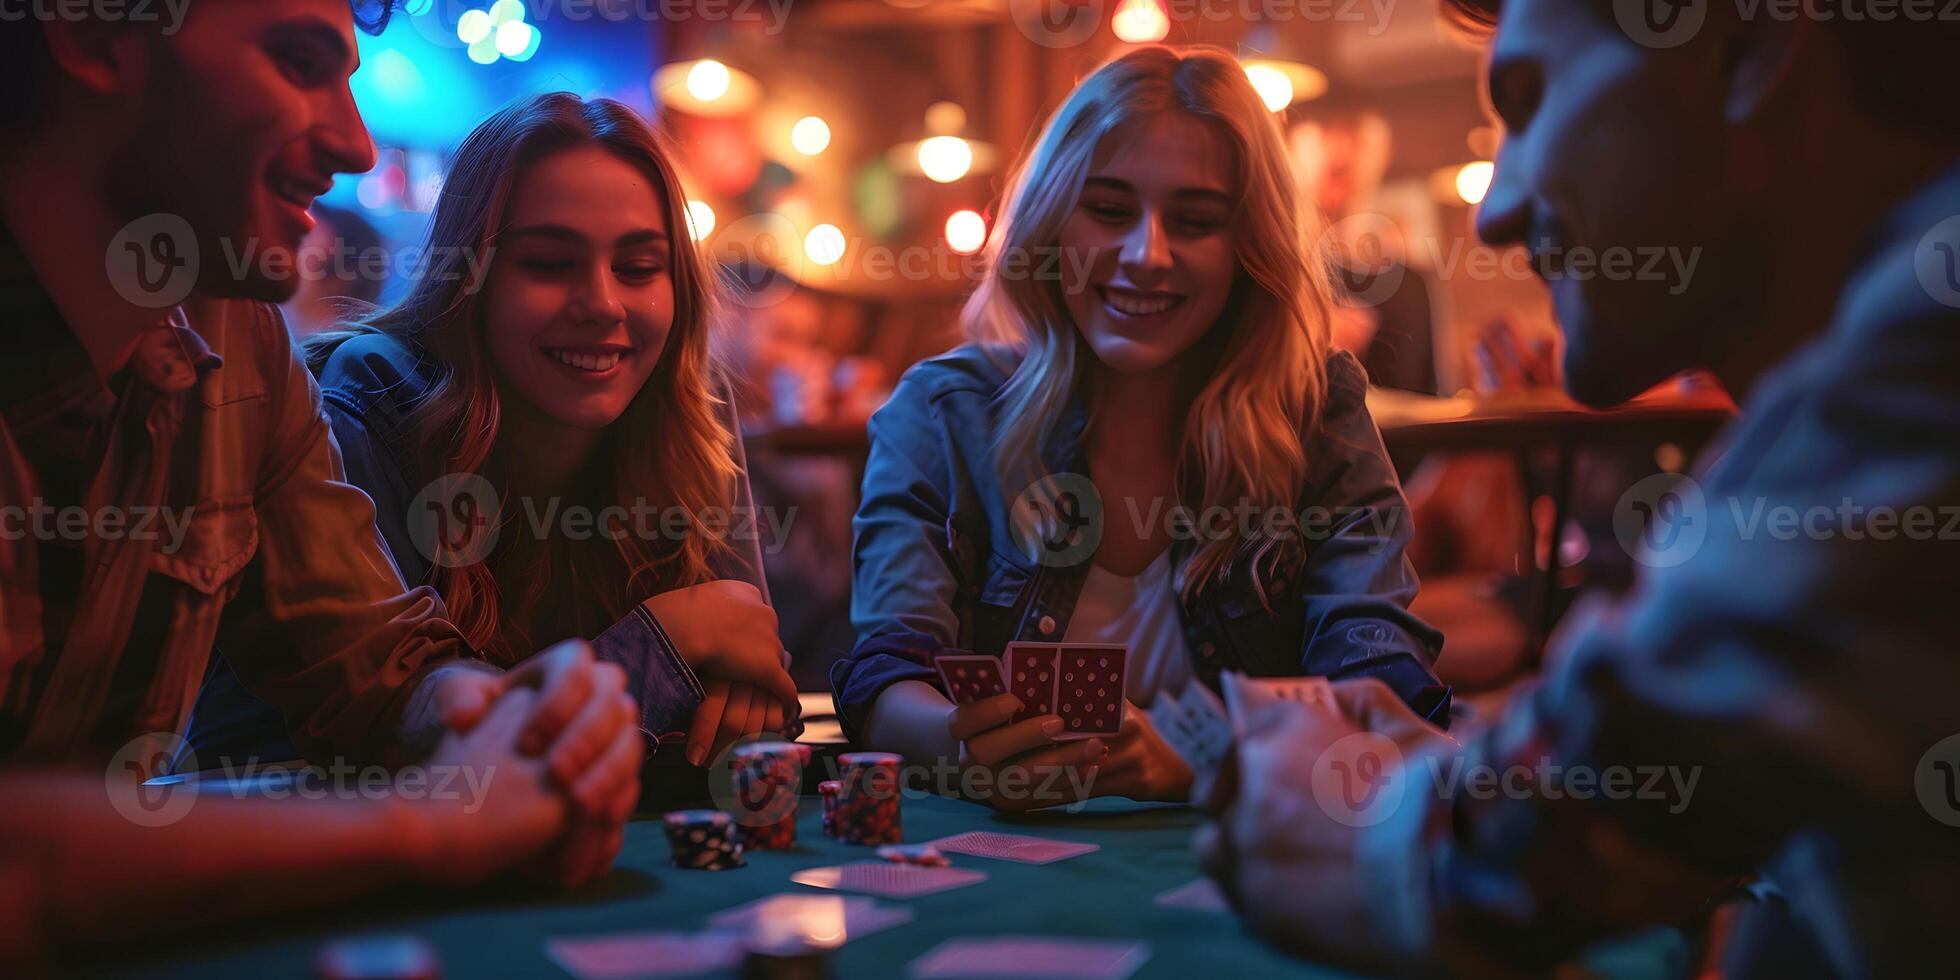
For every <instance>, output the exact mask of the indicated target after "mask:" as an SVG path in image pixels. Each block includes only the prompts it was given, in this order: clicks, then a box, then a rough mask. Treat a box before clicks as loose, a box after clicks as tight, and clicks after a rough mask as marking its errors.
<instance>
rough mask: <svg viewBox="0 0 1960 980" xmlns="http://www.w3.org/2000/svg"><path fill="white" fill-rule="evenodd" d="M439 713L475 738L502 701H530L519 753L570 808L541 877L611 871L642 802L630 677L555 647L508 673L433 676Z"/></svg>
mask: <svg viewBox="0 0 1960 980" xmlns="http://www.w3.org/2000/svg"><path fill="white" fill-rule="evenodd" d="M425 684H434V685H436V687H435V689H434V691H435V693H434V704H435V710H436V712H437V716H438V717H439V718H441V719H442V721H443V723H444V724H446V725H448V726H449V727H450V728H451V729H452V730H454V731H456V732H461V733H470V732H472V731H473V730H474V728H475V727H476V726H477V725H478V724H480V723H481V721H482V720H483V719H484V718H485V717H486V716H487V715H488V714H490V713H491V712H493V711H495V710H497V709H498V708H499V707H500V706H501V705H502V704H503V702H504V701H506V700H508V699H509V698H511V697H513V696H516V695H518V694H520V693H524V694H527V695H529V696H528V697H526V699H525V703H527V704H529V705H530V710H529V712H528V714H527V715H526V717H525V718H524V719H523V723H522V725H521V726H520V727H519V728H518V730H517V731H516V733H515V735H516V744H515V749H516V751H517V752H519V753H521V754H523V755H526V756H535V757H537V758H538V759H539V760H540V761H541V763H542V765H543V767H544V771H545V772H546V773H547V775H548V776H549V777H550V779H551V781H552V782H553V783H554V784H555V785H556V786H557V787H558V788H559V789H560V790H561V791H562V792H563V793H564V794H565V795H566V797H567V798H568V800H569V801H570V803H571V804H572V806H571V813H570V829H569V831H568V832H567V834H566V835H565V837H564V840H563V842H562V845H561V846H560V847H559V848H557V849H555V850H554V851H553V852H552V853H551V854H550V855H549V856H548V857H547V859H546V860H545V861H544V862H543V863H541V864H539V865H538V866H537V867H535V868H534V872H535V873H537V874H539V875H540V876H542V877H544V878H547V879H548V880H552V881H555V882H557V883H559V884H562V885H565V886H568V887H569V886H573V885H577V884H579V883H581V882H583V881H585V880H587V879H590V878H593V877H596V876H598V875H601V874H604V873H605V871H606V869H608V868H610V867H611V866H612V859H613V857H614V856H616V855H617V854H618V852H619V845H620V842H621V840H622V839H623V827H624V824H625V821H626V818H627V817H628V816H630V815H631V814H632V812H633V806H634V804H636V803H637V802H638V801H639V797H640V763H641V762H642V761H643V760H644V758H645V754H646V746H645V743H644V741H643V736H642V735H641V733H640V731H639V728H638V725H637V718H638V711H637V710H636V708H635V705H634V703H633V698H632V696H631V695H628V694H627V693H626V692H625V686H626V674H625V672H624V671H623V670H621V669H620V668H619V667H618V666H617V665H614V664H609V663H604V662H601V661H598V660H595V659H593V656H592V648H591V647H590V646H589V645H588V644H587V643H586V642H585V641H583V640H566V641H565V642H563V643H559V644H557V645H555V646H552V647H549V648H547V649H545V650H544V651H542V652H540V653H538V654H537V655H536V656H533V657H531V658H529V659H527V660H525V661H524V662H522V663H520V664H519V665H518V666H517V667H516V668H515V669H513V670H511V671H509V672H508V673H497V672H492V671H488V670H484V669H482V668H480V667H466V666H464V665H454V666H450V667H444V668H439V669H438V670H437V671H435V672H432V673H431V675H430V677H429V680H428V681H425Z"/></svg>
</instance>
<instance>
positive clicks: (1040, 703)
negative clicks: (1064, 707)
mask: <svg viewBox="0 0 1960 980" xmlns="http://www.w3.org/2000/svg"><path fill="white" fill-rule="evenodd" d="M1061 656H1062V646H1061V644H1059V643H1010V644H1008V645H1007V691H1008V693H1010V694H1012V695H1014V696H1015V697H1017V698H1019V699H1021V711H1020V713H1019V714H1016V715H1015V716H1014V720H1015V721H1022V720H1025V719H1028V718H1033V717H1036V716H1038V715H1046V714H1053V713H1054V711H1055V665H1056V663H1057V662H1059V661H1060V659H1061Z"/></svg>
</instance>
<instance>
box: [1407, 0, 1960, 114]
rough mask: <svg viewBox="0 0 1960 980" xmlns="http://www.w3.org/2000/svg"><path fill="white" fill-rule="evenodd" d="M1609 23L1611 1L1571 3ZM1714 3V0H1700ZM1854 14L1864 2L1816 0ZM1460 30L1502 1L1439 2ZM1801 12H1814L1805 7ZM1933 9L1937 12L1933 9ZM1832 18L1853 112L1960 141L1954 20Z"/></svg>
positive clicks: (1488, 17) (1478, 25)
mask: <svg viewBox="0 0 1960 980" xmlns="http://www.w3.org/2000/svg"><path fill="white" fill-rule="evenodd" d="M1572 2H1576V3H1583V4H1585V5H1586V6H1589V7H1591V8H1592V9H1593V12H1594V13H1596V14H1598V15H1600V16H1602V17H1604V18H1605V19H1606V21H1607V22H1608V23H1613V22H1614V20H1613V18H1614V11H1613V3H1612V0H1572ZM1703 2H1711V3H1712V2H1713V0H1703ZM1818 2H1819V3H1820V4H1821V5H1824V6H1825V7H1826V8H1843V11H1849V12H1852V13H1854V14H1856V13H1861V11H1859V10H1857V9H1856V8H1862V7H1864V6H1866V5H1867V4H1868V2H1869V0H1818ZM1443 4H1444V7H1445V8H1446V12H1447V14H1448V15H1449V16H1450V18H1451V19H1452V20H1454V21H1455V22H1456V23H1457V24H1458V25H1459V26H1461V27H1464V28H1466V29H1468V30H1469V31H1471V32H1472V33H1475V34H1484V35H1487V34H1488V33H1489V32H1490V31H1491V30H1492V29H1493V28H1495V27H1496V26H1497V19H1498V17H1499V15H1500V14H1502V13H1503V9H1504V0H1443ZM1804 9H1805V11H1806V13H1808V12H1809V11H1810V10H1814V9H1817V8H1815V7H1809V6H1806V7H1805V8H1804ZM1935 9H1936V10H1937V9H1938V8H1937V7H1936V8H1935ZM1897 13H1898V14H1899V16H1897V17H1894V18H1893V19H1891V20H1884V21H1880V20H1873V19H1871V18H1869V17H1864V16H1856V17H1846V16H1837V17H1833V18H1832V19H1831V20H1830V21H1828V22H1826V24H1825V27H1826V28H1827V29H1828V30H1829V31H1830V33H1831V36H1833V37H1835V38H1836V39H1837V42H1838V44H1839V45H1840V46H1841V47H1842V48H1843V49H1844V54H1845V61H1846V62H1847V64H1848V65H1849V68H1850V72H1851V79H1852V82H1851V96H1852V100H1853V103H1854V104H1856V105H1857V106H1858V108H1859V109H1860V110H1861V111H1863V112H1865V113H1866V114H1868V115H1870V116H1871V117H1872V118H1874V119H1878V120H1880V121H1882V122H1884V123H1886V124H1888V125H1891V126H1893V127H1895V128H1898V129H1901V130H1905V131H1908V132H1914V133H1918V134H1919V135H1922V136H1930V137H1933V138H1936V139H1940V140H1945V141H1954V140H1960V99H1956V98H1954V96H1953V64H1954V61H1955V59H1956V57H1960V20H1952V19H1948V18H1946V17H1944V16H1941V15H1939V14H1938V13H1936V14H1935V15H1934V16H1933V17H1932V18H1931V19H1926V18H1907V17H1906V16H1904V13H1903V11H1898V12H1897Z"/></svg>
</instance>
